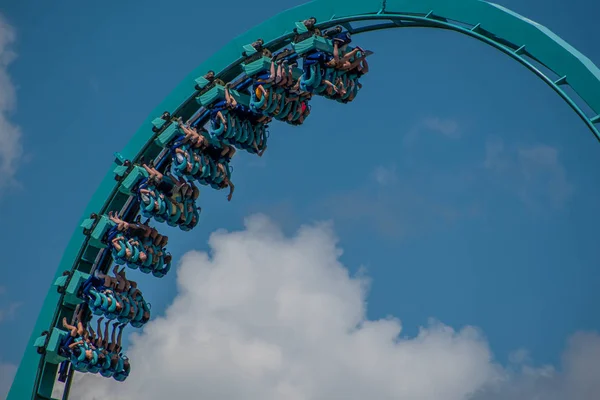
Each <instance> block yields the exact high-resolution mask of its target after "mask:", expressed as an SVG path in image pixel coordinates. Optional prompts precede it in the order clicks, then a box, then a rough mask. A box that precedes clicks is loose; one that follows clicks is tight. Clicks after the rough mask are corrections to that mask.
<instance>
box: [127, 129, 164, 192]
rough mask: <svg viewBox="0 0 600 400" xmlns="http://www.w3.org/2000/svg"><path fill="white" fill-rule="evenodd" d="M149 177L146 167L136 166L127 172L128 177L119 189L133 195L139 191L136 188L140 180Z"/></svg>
mask: <svg viewBox="0 0 600 400" xmlns="http://www.w3.org/2000/svg"><path fill="white" fill-rule="evenodd" d="M161 136H162V135H161ZM147 177H148V172H147V171H146V170H145V169H144V168H142V167H138V166H134V167H133V169H132V170H131V172H129V174H127V177H126V178H125V179H123V181H121V185H119V191H120V192H122V193H125V194H126V195H129V196H131V195H133V194H134V193H135V192H136V191H137V190H136V189H137V186H138V184H139V183H140V181H141V180H142V179H144V178H147Z"/></svg>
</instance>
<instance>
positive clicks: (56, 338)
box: [33, 328, 69, 364]
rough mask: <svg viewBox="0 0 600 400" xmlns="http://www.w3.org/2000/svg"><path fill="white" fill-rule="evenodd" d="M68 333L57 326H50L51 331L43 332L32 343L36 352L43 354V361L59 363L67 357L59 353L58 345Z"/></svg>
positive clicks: (59, 345)
mask: <svg viewBox="0 0 600 400" xmlns="http://www.w3.org/2000/svg"><path fill="white" fill-rule="evenodd" d="M68 335H69V333H68V332H66V331H63V330H61V329H58V328H52V332H51V333H48V332H44V334H42V336H40V337H38V338H37V339H36V340H35V342H34V343H33V346H34V347H37V349H38V353H40V354H45V355H46V356H45V361H46V362H47V363H50V364H60V363H61V362H63V361H65V360H66V359H67V358H66V357H63V356H62V355H61V354H60V347H61V344H62V343H63V341H64V340H65V339H66V338H67V336H68Z"/></svg>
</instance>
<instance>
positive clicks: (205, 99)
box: [196, 85, 250, 108]
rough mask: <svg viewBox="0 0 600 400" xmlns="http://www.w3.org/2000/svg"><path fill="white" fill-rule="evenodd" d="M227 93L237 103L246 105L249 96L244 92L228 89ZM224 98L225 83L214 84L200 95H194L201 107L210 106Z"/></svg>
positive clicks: (248, 101)
mask: <svg viewBox="0 0 600 400" xmlns="http://www.w3.org/2000/svg"><path fill="white" fill-rule="evenodd" d="M229 93H230V94H231V96H233V98H235V99H236V100H237V102H238V103H240V104H244V105H248V104H249V103H250V97H249V96H248V95H246V94H242V93H239V92H238V91H237V90H233V89H229ZM224 99H225V85H216V86H215V87H213V88H212V89H211V90H209V91H208V92H207V93H205V94H203V95H202V96H198V97H196V101H197V102H198V104H200V105H201V106H203V107H206V108H210V107H211V105H213V104H214V103H216V102H218V101H220V100H224Z"/></svg>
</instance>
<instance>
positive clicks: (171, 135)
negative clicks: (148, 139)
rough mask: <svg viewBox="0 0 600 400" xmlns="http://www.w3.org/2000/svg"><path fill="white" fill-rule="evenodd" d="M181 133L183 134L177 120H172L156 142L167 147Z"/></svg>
mask: <svg viewBox="0 0 600 400" xmlns="http://www.w3.org/2000/svg"><path fill="white" fill-rule="evenodd" d="M179 134H181V130H180V129H179V125H178V124H177V123H175V122H172V123H171V125H169V126H168V127H167V128H166V129H165V130H164V131H163V133H161V134H160V135H159V136H158V137H157V138H156V140H154V143H156V144H157V145H159V146H160V147H167V146H168V145H169V143H171V142H172V141H173V140H174V139H175V138H176V137H177V136H178V135H179Z"/></svg>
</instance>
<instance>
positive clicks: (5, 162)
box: [0, 14, 23, 189]
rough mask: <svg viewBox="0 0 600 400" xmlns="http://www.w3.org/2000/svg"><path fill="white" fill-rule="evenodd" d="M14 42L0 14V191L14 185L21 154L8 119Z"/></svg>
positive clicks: (17, 131) (12, 90) (14, 128)
mask: <svg viewBox="0 0 600 400" xmlns="http://www.w3.org/2000/svg"><path fill="white" fill-rule="evenodd" d="M14 41H15V31H14V29H13V27H12V26H11V25H10V24H9V23H8V22H7V21H6V19H5V18H4V17H3V16H2V14H0V189H1V188H2V187H5V186H6V185H9V184H13V183H14V176H15V173H16V170H17V164H18V160H19V159H20V157H21V155H22V154H23V147H22V145H21V130H20V128H19V127H18V126H17V125H15V124H14V123H12V122H11V121H10V119H9V114H10V112H11V111H13V109H14V107H15V104H16V90H15V87H14V85H13V83H12V81H11V79H10V76H9V74H8V66H9V65H10V64H11V63H12V62H13V61H14V59H15V53H14V52H13V51H12V50H11V46H12V44H13V43H14Z"/></svg>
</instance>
